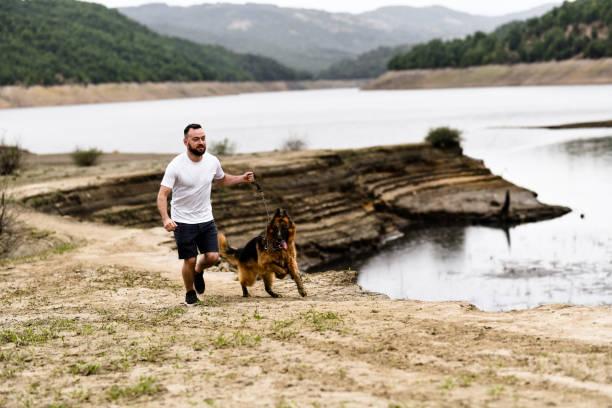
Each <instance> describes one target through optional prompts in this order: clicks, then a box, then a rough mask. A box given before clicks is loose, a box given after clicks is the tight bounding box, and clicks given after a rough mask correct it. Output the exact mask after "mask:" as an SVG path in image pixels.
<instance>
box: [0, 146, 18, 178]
mask: <svg viewBox="0 0 612 408" xmlns="http://www.w3.org/2000/svg"><path fill="white" fill-rule="evenodd" d="M21 153H22V152H21V149H20V148H19V146H17V145H12V146H11V145H7V144H5V143H4V140H0V174H1V175H3V176H6V175H7V174H13V172H14V171H15V170H17V169H18V168H19V163H20V162H21Z"/></svg>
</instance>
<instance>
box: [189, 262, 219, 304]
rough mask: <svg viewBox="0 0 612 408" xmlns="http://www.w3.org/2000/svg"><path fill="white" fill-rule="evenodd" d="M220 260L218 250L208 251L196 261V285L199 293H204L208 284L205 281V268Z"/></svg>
mask: <svg viewBox="0 0 612 408" xmlns="http://www.w3.org/2000/svg"><path fill="white" fill-rule="evenodd" d="M218 260H219V253H218V252H206V253H205V254H204V256H202V257H200V260H199V261H198V262H196V266H195V274H194V280H195V281H194V287H195V290H196V291H197V292H198V293H199V294H202V293H204V291H205V290H206V284H205V282H204V269H206V268H209V267H211V266H213V265H214V264H216V263H217V261H218Z"/></svg>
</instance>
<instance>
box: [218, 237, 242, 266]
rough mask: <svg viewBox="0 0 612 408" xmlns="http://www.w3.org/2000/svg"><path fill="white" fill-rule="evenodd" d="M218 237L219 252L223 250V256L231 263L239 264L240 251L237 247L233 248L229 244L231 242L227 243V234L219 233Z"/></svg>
mask: <svg viewBox="0 0 612 408" xmlns="http://www.w3.org/2000/svg"><path fill="white" fill-rule="evenodd" d="M218 239H219V252H221V255H223V257H224V258H225V259H227V260H228V261H229V262H230V263H233V264H234V265H238V256H239V255H240V251H239V250H237V249H236V248H232V247H231V246H229V244H228V243H227V238H225V235H223V233H221V232H220V233H219V236H218Z"/></svg>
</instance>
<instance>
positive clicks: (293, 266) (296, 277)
mask: <svg viewBox="0 0 612 408" xmlns="http://www.w3.org/2000/svg"><path fill="white" fill-rule="evenodd" d="M288 269H289V273H290V274H291V279H293V281H294V282H295V284H296V286H297V290H298V293H299V294H300V295H301V296H302V297H304V296H306V291H305V290H304V285H303V284H302V278H301V277H300V271H299V269H298V265H297V262H296V260H295V259H291V261H290V262H289V268H288Z"/></svg>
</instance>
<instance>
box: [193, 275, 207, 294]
mask: <svg viewBox="0 0 612 408" xmlns="http://www.w3.org/2000/svg"><path fill="white" fill-rule="evenodd" d="M194 278H195V279H194V281H193V286H195V290H196V291H197V292H198V293H199V294H200V295H201V294H202V293H204V291H205V290H206V284H205V283H204V271H202V272H200V273H197V272H196V273H195V275H194Z"/></svg>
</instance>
